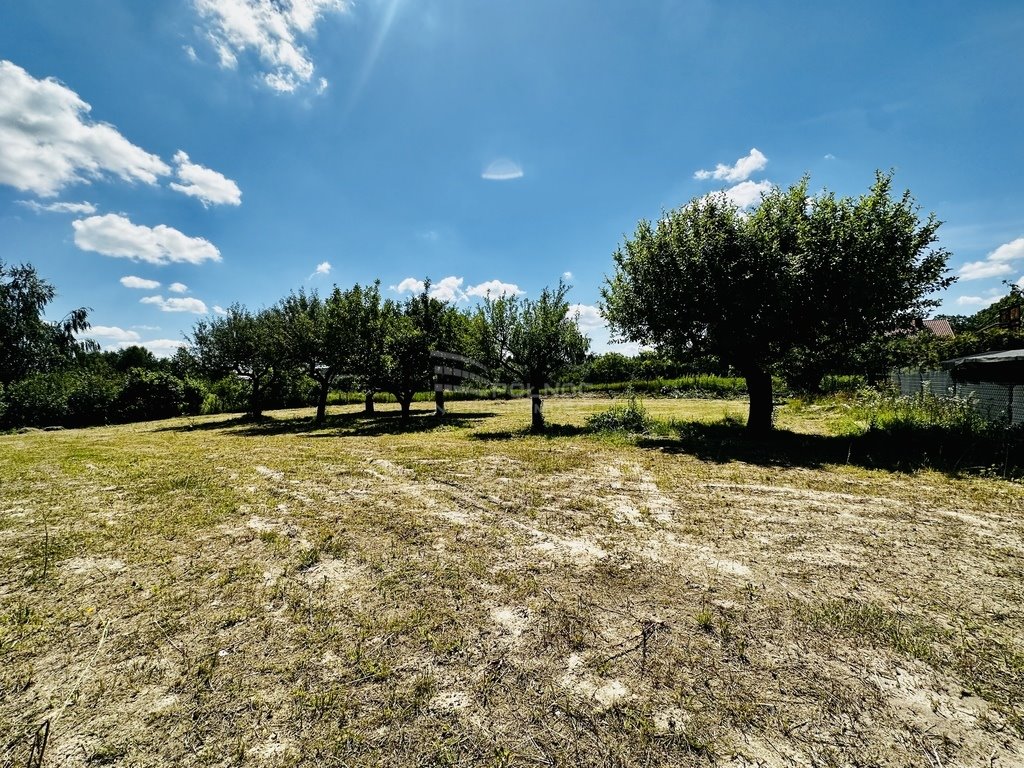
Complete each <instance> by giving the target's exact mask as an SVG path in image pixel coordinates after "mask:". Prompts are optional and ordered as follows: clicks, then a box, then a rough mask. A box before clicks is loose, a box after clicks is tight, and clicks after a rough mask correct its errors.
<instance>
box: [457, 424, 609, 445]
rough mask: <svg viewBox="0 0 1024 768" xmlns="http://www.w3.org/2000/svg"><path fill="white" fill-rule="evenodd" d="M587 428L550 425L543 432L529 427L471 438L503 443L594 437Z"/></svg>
mask: <svg viewBox="0 0 1024 768" xmlns="http://www.w3.org/2000/svg"><path fill="white" fill-rule="evenodd" d="M592 434H593V432H591V431H590V430H589V429H587V428H586V427H579V426H576V425H574V424H548V425H547V426H546V427H544V429H542V430H533V429H530V428H529V427H524V428H523V429H502V430H495V431H477V432H471V433H470V435H469V436H470V437H471V438H473V439H474V440H488V441H501V440H515V439H517V438H522V437H546V438H556V437H579V436H580V435H592Z"/></svg>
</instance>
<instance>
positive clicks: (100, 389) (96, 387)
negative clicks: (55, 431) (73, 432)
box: [63, 372, 121, 427]
mask: <svg viewBox="0 0 1024 768" xmlns="http://www.w3.org/2000/svg"><path fill="white" fill-rule="evenodd" d="M67 381H68V382H69V390H68V402H67V415H66V417H65V421H64V422H63V424H64V426H69V427H91V426H95V425H97V424H106V423H107V422H108V421H110V420H111V418H112V415H113V412H114V403H115V402H116V401H117V398H118V395H119V394H120V391H121V381H120V377H119V376H109V375H105V374H104V373H101V372H93V373H85V372H82V373H79V374H78V375H77V376H75V375H70V374H69V375H68V378H67Z"/></svg>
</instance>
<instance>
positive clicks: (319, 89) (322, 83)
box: [316, 77, 331, 96]
mask: <svg viewBox="0 0 1024 768" xmlns="http://www.w3.org/2000/svg"><path fill="white" fill-rule="evenodd" d="M330 85H331V84H330V83H329V82H327V78H326V77H321V78H320V79H319V80H318V81H317V84H316V95H317V96H320V95H321V94H323V93H324V91H326V90H327V89H328V88H329V87H330Z"/></svg>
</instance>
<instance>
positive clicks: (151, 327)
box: [132, 325, 160, 331]
mask: <svg viewBox="0 0 1024 768" xmlns="http://www.w3.org/2000/svg"><path fill="white" fill-rule="evenodd" d="M132 328H136V329H138V330H140V331H159V330H160V326H159V325H133V326H132Z"/></svg>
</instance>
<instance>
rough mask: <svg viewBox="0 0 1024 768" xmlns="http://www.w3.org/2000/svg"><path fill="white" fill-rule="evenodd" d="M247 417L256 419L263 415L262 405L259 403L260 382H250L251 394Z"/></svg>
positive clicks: (257, 380) (255, 380) (254, 380)
mask: <svg viewBox="0 0 1024 768" xmlns="http://www.w3.org/2000/svg"><path fill="white" fill-rule="evenodd" d="M249 415H250V416H251V417H252V418H254V419H258V418H259V417H260V416H262V415H263V405H262V403H260V380H259V379H256V378H254V379H253V380H252V392H250V393H249Z"/></svg>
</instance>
